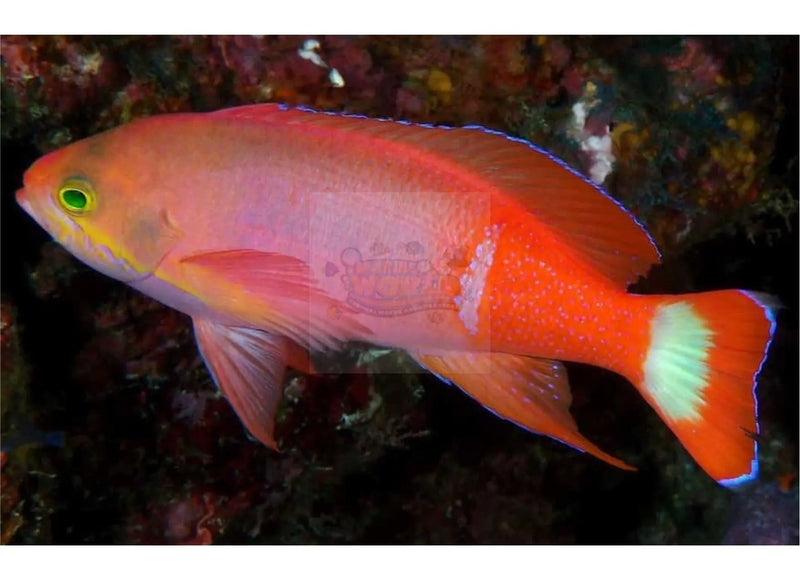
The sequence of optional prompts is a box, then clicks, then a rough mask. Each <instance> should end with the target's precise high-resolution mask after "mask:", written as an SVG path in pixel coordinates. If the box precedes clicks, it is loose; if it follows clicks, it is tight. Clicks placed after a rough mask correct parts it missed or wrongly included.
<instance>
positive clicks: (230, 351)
mask: <svg viewBox="0 0 800 566" xmlns="http://www.w3.org/2000/svg"><path fill="white" fill-rule="evenodd" d="M17 199H18V202H19V203H20V204H21V205H22V207H23V208H24V209H25V210H26V211H27V212H28V213H29V214H31V216H33V217H34V218H35V219H36V220H37V221H38V222H39V223H40V224H41V225H42V226H43V227H44V228H45V229H46V230H47V231H48V232H50V233H51V234H52V235H53V236H54V237H55V239H56V240H58V241H59V242H61V243H62V244H63V245H64V246H65V247H67V248H68V249H69V250H70V251H71V252H72V253H73V254H75V255H76V256H77V257H78V258H79V259H81V260H82V261H84V262H85V263H87V264H88V265H90V266H91V267H93V268H95V269H97V270H99V271H101V272H103V273H105V274H107V275H109V276H111V277H114V278H116V279H119V280H120V281H123V282H125V283H127V284H128V285H130V286H132V287H134V288H136V289H138V290H140V291H141V292H143V293H146V294H148V295H150V296H152V297H154V298H155V299H157V300H158V301H160V302H162V303H164V304H166V305H168V306H171V307H173V308H175V309H178V310H180V311H182V312H184V313H186V314H188V315H189V316H191V317H192V320H193V322H194V329H195V336H196V339H197V343H198V346H199V348H200V351H201V353H202V355H203V358H204V359H205V362H206V365H207V366H208V369H209V370H210V372H211V374H212V375H213V377H214V379H215V381H216V383H217V385H218V386H219V387H220V389H221V390H222V392H223V393H224V394H225V396H226V397H227V399H228V400H229V401H230V403H231V405H232V406H233V408H234V410H235V411H236V413H237V414H238V415H239V417H240V419H241V420H242V422H243V423H244V425H245V426H246V427H247V428H248V429H249V431H250V432H251V433H252V434H253V435H255V436H256V437H257V438H258V439H259V440H261V441H262V442H263V443H265V444H267V445H269V446H272V447H274V446H275V441H274V439H273V426H274V422H273V421H274V414H275V410H276V407H277V405H278V402H279V399H280V395H281V393H282V381H283V375H284V371H285V367H286V366H287V365H293V366H295V367H299V368H301V369H305V370H308V369H309V363H308V360H307V357H306V355H305V352H306V348H308V349H311V350H317V349H320V348H328V347H337V346H340V345H342V344H343V343H344V342H346V341H350V340H361V341H369V342H373V343H376V344H381V345H385V346H389V347H394V348H402V349H405V350H406V351H408V352H409V353H410V354H411V355H412V356H413V357H414V358H415V359H416V360H417V361H418V362H419V363H420V364H421V365H422V366H424V367H425V368H427V369H429V370H430V371H432V372H433V373H435V374H436V375H438V376H439V377H441V378H443V379H445V380H448V381H451V382H453V383H455V384H457V385H458V386H459V387H460V388H461V389H463V390H464V391H466V392H467V393H468V394H469V395H471V396H472V397H473V398H475V399H476V400H477V401H479V402H480V403H482V404H483V405H484V406H485V407H487V408H488V409H490V410H491V411H493V412H494V413H496V414H497V415H500V416H501V417H503V418H506V419H508V420H510V421H513V422H514V423H516V424H518V425H519V426H522V427H524V428H525V429H527V430H530V431H533V432H537V433H541V434H546V435H548V436H551V437H553V438H556V439H558V440H561V441H563V442H565V443H567V444H569V445H571V446H573V447H575V448H577V449H579V450H582V451H586V452H588V453H590V454H593V455H594V456H596V457H598V458H600V459H602V460H604V461H606V462H609V463H611V464H613V465H615V466H619V467H620V468H625V469H632V468H631V467H630V466H628V465H627V464H625V463H624V462H622V461H621V460H618V459H617V458H614V457H612V456H610V455H608V454H606V453H605V452H603V451H602V450H601V449H600V448H598V447H597V446H595V445H594V444H592V443H591V442H590V441H589V440H587V439H586V438H585V437H583V436H582V435H581V434H580V432H578V427H577V425H576V424H575V421H574V420H573V419H572V417H571V416H570V413H569V406H570V402H571V397H570V390H569V384H568V381H567V374H566V370H565V369H564V366H563V365H562V364H561V362H560V361H556V360H568V361H575V362H583V363H587V364H592V365H596V366H601V367H604V368H607V369H609V370H612V371H614V372H616V373H619V374H620V375H623V376H625V377H626V378H627V379H628V380H629V381H630V382H631V383H632V384H633V385H634V386H635V387H636V388H637V389H638V390H639V392H640V393H641V394H642V395H643V396H644V398H645V399H646V400H647V402H648V403H650V405H651V406H652V407H653V408H654V409H655V410H656V412H657V413H658V414H659V415H660V416H661V418H662V419H664V421H665V422H666V423H667V425H668V426H669V427H670V428H671V429H672V431H673V432H674V433H675V434H676V435H677V436H678V438H679V440H680V441H681V442H682V443H683V445H684V446H685V447H686V449H687V450H688V451H689V452H690V453H691V455H692V456H693V457H694V459H695V460H696V461H697V462H698V464H699V465H700V466H701V467H702V468H703V469H704V470H705V471H706V472H707V473H708V474H709V475H710V476H711V477H713V478H714V479H715V480H717V481H719V482H720V483H722V484H724V485H729V486H730V485H735V484H737V483H740V482H742V481H745V480H748V479H751V478H753V477H755V476H756V475H757V473H758V454H757V442H756V437H757V434H758V423H757V420H756V417H757V407H756V396H755V387H756V377H757V375H758V373H759V370H760V369H761V366H762V364H763V362H764V359H765V356H766V352H767V349H768V347H769V343H770V340H771V337H772V335H773V332H774V330H775V317H774V314H773V311H772V309H771V307H770V301H769V300H768V298H767V297H765V296H763V295H759V294H756V293H752V292H747V291H738V290H728V291H715V292H709V293H697V294H689V295H677V296H676V295H655V296H642V295H634V294H630V293H628V292H627V287H628V285H629V284H630V283H631V282H633V281H634V280H636V279H637V278H638V277H639V276H640V275H642V274H644V273H646V272H647V271H648V269H649V268H650V267H651V266H652V265H653V264H655V263H657V262H658V261H659V258H660V256H659V253H658V250H657V249H656V246H655V244H654V243H653V241H652V240H651V238H650V237H649V236H648V234H647V232H646V231H645V230H644V228H642V226H641V225H639V224H638V223H637V222H636V221H635V220H634V219H633V218H632V217H631V216H630V214H629V213H627V212H626V211H625V210H624V209H623V208H622V206H620V205H619V204H618V203H616V202H615V201H614V200H613V199H612V198H611V197H609V196H608V195H607V194H606V193H604V192H603V191H602V189H600V188H599V187H598V186H596V185H593V184H592V183H591V182H590V181H588V180H587V179H586V178H585V177H583V176H581V175H580V174H578V173H576V172H575V171H573V170H571V169H570V168H569V167H567V166H566V165H565V164H564V163H562V162H561V161H559V160H557V159H555V158H553V157H552V156H550V155H549V154H547V153H546V152H544V151H542V150H540V149H538V148H536V147H534V146H532V145H531V144H529V143H527V142H525V141H522V140H518V139H513V138H510V137H508V136H505V135H503V134H501V133H498V132H491V131H487V130H484V129H482V128H478V127H466V128H441V127H431V126H423V125H414V124H405V123H398V122H392V121H387V120H372V119H367V118H362V117H355V116H342V115H334V114H323V113H317V112H313V111H310V110H303V109H288V108H285V107H282V106H276V105H257V106H249V107H240V108H232V109H228V110H223V111H219V112H213V113H208V114H175V115H165V116H158V117H152V118H148V119H144V120H140V121H137V122H134V123H131V124H128V125H125V126H121V127H119V128H117V129H114V130H112V131H109V132H105V133H103V134H100V135H97V136H94V137H91V138H89V139H86V140H83V141H80V142H77V143H75V144H72V145H70V146H68V147H66V148H63V149H61V150H59V151H55V152H53V153H51V154H49V155H46V156H44V157H42V158H41V159H40V160H38V161H37V162H36V163H35V164H34V165H33V166H32V167H31V168H30V169H29V170H28V171H27V173H26V174H25V187H24V188H23V189H20V190H19V191H18V192H17Z"/></svg>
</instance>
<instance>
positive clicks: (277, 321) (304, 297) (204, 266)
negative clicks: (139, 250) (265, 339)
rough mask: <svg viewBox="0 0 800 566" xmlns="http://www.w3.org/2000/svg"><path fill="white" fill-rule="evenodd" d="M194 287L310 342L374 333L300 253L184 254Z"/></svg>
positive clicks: (250, 320) (248, 321) (247, 322)
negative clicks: (325, 288) (326, 287)
mask: <svg viewBox="0 0 800 566" xmlns="http://www.w3.org/2000/svg"><path fill="white" fill-rule="evenodd" d="M180 263H181V265H182V268H183V273H184V275H185V280H186V281H187V283H188V286H189V287H190V290H191V291H192V292H193V293H195V294H196V295H198V296H199V297H201V298H202V300H203V301H204V302H206V303H207V304H209V305H210V306H212V307H213V308H215V309H217V310H219V311H220V312H223V313H226V314H228V315H231V316H233V317H235V318H237V319H238V320H241V321H242V325H243V326H257V327H258V328H266V329H269V330H270V331H272V332H275V333H276V334H280V335H283V336H287V337H289V338H291V339H292V340H294V341H295V342H298V343H299V344H301V345H305V346H310V347H311V348H315V349H318V348H322V347H335V346H337V345H338V344H339V343H341V342H343V341H346V340H352V339H364V338H366V337H367V336H369V335H370V334H371V332H370V331H369V329H367V328H366V327H365V326H363V325H362V324H359V323H358V322H356V321H355V319H354V318H353V317H352V314H353V312H352V309H350V308H349V307H348V306H347V305H345V304H342V303H341V302H340V301H337V300H336V299H334V298H332V297H329V296H328V295H327V294H326V293H325V292H324V291H323V290H322V289H320V288H319V287H318V286H317V285H316V282H315V281H314V279H313V277H312V275H311V271H310V269H309V267H308V265H306V263H305V262H303V261H302V260H300V259H297V258H294V257H289V256H286V255H282V254H276V253H268V252H261V251H258V250H226V251H218V252H208V253H203V254H198V255H194V256H190V257H185V258H183V259H181V262H180Z"/></svg>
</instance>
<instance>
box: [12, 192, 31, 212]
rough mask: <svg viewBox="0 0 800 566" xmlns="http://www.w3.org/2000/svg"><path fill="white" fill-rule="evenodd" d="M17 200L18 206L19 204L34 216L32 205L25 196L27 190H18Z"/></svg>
mask: <svg viewBox="0 0 800 566" xmlns="http://www.w3.org/2000/svg"><path fill="white" fill-rule="evenodd" d="M14 194H15V196H16V198H17V204H19V205H20V206H21V207H22V208H23V209H24V210H25V212H27V213H28V214H30V215H31V216H33V210H32V209H31V203H30V202H29V201H28V197H27V195H26V194H25V189H24V188H23V189H17V192H16V193H14Z"/></svg>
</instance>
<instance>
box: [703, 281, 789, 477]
mask: <svg viewBox="0 0 800 566" xmlns="http://www.w3.org/2000/svg"><path fill="white" fill-rule="evenodd" d="M739 292H740V293H742V294H743V295H744V296H746V297H747V298H748V299H750V300H751V301H753V302H754V303H756V304H757V305H758V306H759V307H761V308H762V309H763V310H764V314H765V315H766V317H767V320H769V322H770V327H769V339H768V340H767V344H766V345H765V346H764V354H763V355H762V356H761V363H760V364H758V369H757V370H756V372H755V373H754V374H753V404H754V407H755V412H756V435H759V434H761V427H760V426H759V424H758V397H757V396H756V388H757V387H758V375H759V374H760V373H761V368H763V367H764V363H765V362H766V361H767V352H768V351H769V347H770V345H771V344H772V339H773V338H774V337H775V329H776V328H777V326H778V321H777V318H776V317H775V311H774V309H773V307H771V306H769V305H768V304H767V303H766V301H764V300H761V299H759V298H758V297H757V296H756V294H755V293H752V292H750V291H742V290H739ZM758 470H759V468H758V440H754V441H753V461H752V463H751V465H750V473H749V474H743V475H741V476H738V477H735V478H730V479H727V480H719V482H718V483H719V484H720V485H722V486H725V487H728V488H735V487H738V486H740V485H743V484H745V483H748V482H751V481H753V480H755V479H756V478H757V477H758Z"/></svg>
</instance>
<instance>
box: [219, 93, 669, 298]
mask: <svg viewBox="0 0 800 566" xmlns="http://www.w3.org/2000/svg"><path fill="white" fill-rule="evenodd" d="M215 114H216V115H218V116H227V117H232V118H237V119H248V120H265V121H274V122H279V123H281V124H290V125H297V126H303V127H307V128H325V129H328V130H330V132H331V134H332V135H336V134H337V133H347V134H348V136H349V137H350V143H349V144H347V145H353V143H352V142H354V141H356V140H355V139H354V138H353V135H360V136H365V137H366V138H369V140H366V141H368V142H370V143H371V145H374V143H375V141H376V140H384V141H386V142H389V143H391V144H397V145H399V146H402V147H398V148H397V151H404V150H405V151H406V152H408V151H409V150H412V151H413V150H416V151H420V152H424V154H422V155H420V156H419V158H420V159H430V158H432V157H433V158H435V159H439V160H440V163H439V165H440V166H441V167H444V168H449V169H450V171H451V172H456V173H457V174H461V175H464V174H466V175H469V176H471V177H472V179H471V181H472V183H471V185H473V186H475V187H476V190H488V191H496V192H497V193H500V194H503V195H506V196H507V197H510V198H511V199H513V200H514V201H516V202H517V203H519V204H520V205H522V206H524V207H525V208H526V209H527V210H528V211H530V213H531V214H532V215H533V216H534V217H535V218H536V219H537V220H539V221H540V222H541V223H542V224H544V225H546V226H547V227H549V228H550V229H551V230H552V231H554V232H555V233H556V235H557V237H558V238H559V239H561V240H562V241H564V242H565V243H566V244H567V245H569V246H570V247H571V248H572V250H573V251H574V252H575V253H576V255H577V256H578V257H579V258H581V259H582V260H584V261H585V262H586V263H588V264H589V265H590V266H592V267H593V268H595V269H596V270H597V271H599V272H600V273H603V274H604V275H605V276H606V277H608V278H609V279H611V280H612V281H614V282H616V283H618V284H619V285H621V286H627V285H628V284H630V283H631V282H633V281H635V280H636V279H637V278H638V277H639V276H640V275H642V274H644V273H646V272H647V270H648V269H649V268H650V267H651V266H652V265H653V264H656V263H658V262H659V260H660V255H659V252H658V249H657V247H656V245H655V243H654V242H653V240H652V239H651V238H650V236H649V235H648V233H647V231H646V230H645V229H644V228H643V227H642V226H641V225H640V224H639V223H638V222H637V221H636V219H634V217H633V216H631V214H630V213H629V212H627V211H626V210H625V209H624V208H623V207H622V205H620V204H619V203H617V202H616V201H615V200H614V199H613V198H612V197H611V196H609V195H608V194H607V193H606V192H605V191H604V190H603V189H602V188H601V187H599V186H597V185H595V184H593V183H592V182H591V181H590V180H589V179H587V178H586V177H584V176H583V175H581V174H580V173H578V172H576V171H575V170H573V169H572V168H570V167H569V166H568V165H567V164H566V163H564V162H563V161H561V160H559V159H557V158H555V157H553V156H552V155H550V154H549V153H547V152H546V151H544V150H542V149H540V148H538V147H536V146H535V145H533V144H531V143H529V142H527V141H524V140H520V139H516V138H512V137H510V136H507V135H505V134H503V133H501V132H495V131H491V130H487V129H484V128H481V127H478V126H467V127H463V128H449V127H443V126H428V125H421V124H409V123H404V122H395V121H391V120H379V119H368V118H364V117H361V116H347V115H340V114H331V113H322V112H316V111H313V110H308V109H288V108H286V107H284V106H280V105H274V104H260V105H254V106H242V107H237V108H231V109H226V110H222V111H219V112H216V113H215ZM370 143H367V144H365V145H370Z"/></svg>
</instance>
